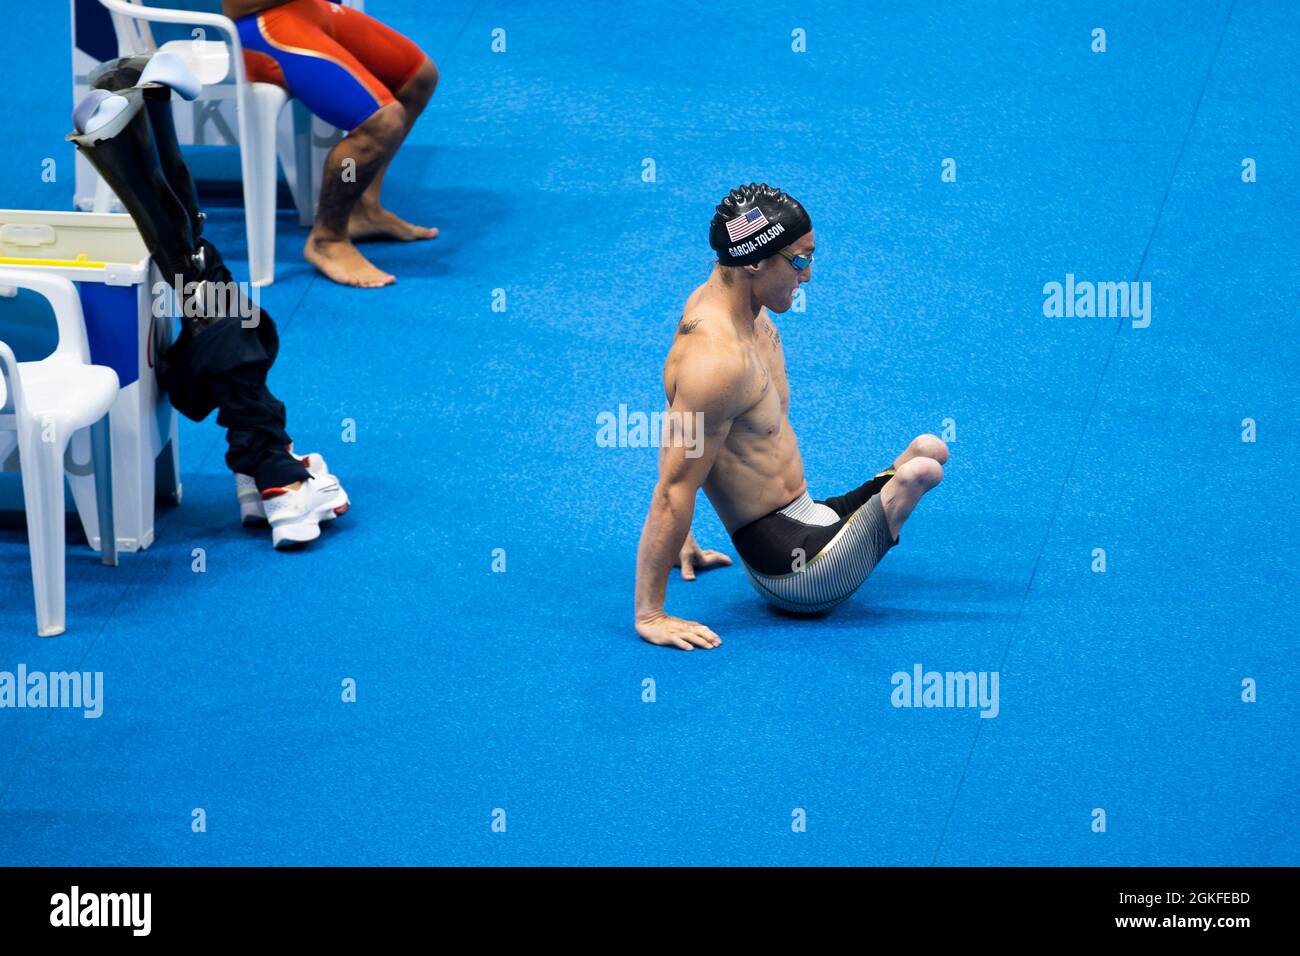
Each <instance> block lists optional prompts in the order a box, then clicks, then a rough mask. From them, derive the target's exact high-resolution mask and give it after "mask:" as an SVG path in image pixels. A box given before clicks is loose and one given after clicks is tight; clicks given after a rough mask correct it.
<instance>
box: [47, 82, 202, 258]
mask: <svg viewBox="0 0 1300 956" xmlns="http://www.w3.org/2000/svg"><path fill="white" fill-rule="evenodd" d="M118 95H119V96H123V97H125V98H126V99H127V101H128V103H129V106H128V107H127V109H126V110H125V111H123V113H122V114H121V115H120V116H118V117H117V118H116V119H114V120H113V121H112V122H110V123H109V124H108V125H107V126H105V127H103V128H102V129H99V130H96V131H95V132H94V133H80V134H77V133H71V134H69V135H68V139H69V140H70V141H71V142H72V143H74V144H76V146H77V149H79V150H80V151H81V154H82V155H83V156H85V157H86V159H88V160H89V161H90V164H91V165H92V166H94V167H95V169H96V171H97V172H98V173H99V174H100V175H101V176H103V177H104V180H105V181H106V182H107V183H108V184H109V185H110V186H111V187H113V192H115V193H116V194H117V198H118V199H120V200H121V201H122V205H123V206H125V207H126V211H127V212H129V213H130V214H131V218H132V219H134V220H135V225H136V228H137V229H139V230H140V236H141V238H142V239H144V244H145V245H146V246H148V247H149V254H150V255H152V256H153V260H154V262H156V263H157V264H158V268H159V269H161V270H162V273H163V275H164V276H165V277H166V278H167V280H168V281H169V282H171V281H175V277H176V276H182V277H183V279H184V281H186V282H193V281H198V280H199V279H200V278H201V277H202V271H203V263H202V259H201V258H198V257H197V253H198V250H197V247H196V246H195V243H194V234H193V231H192V229H191V227H190V216H189V211H188V210H187V209H186V208H185V205H184V203H182V202H181V201H180V200H179V199H177V198H176V193H174V192H173V191H172V188H171V185H170V184H169V182H168V180H167V177H166V175H164V173H163V171H162V167H161V165H159V162H158V153H157V151H156V150H155V148H154V138H153V128H152V126H151V125H150V121H149V111H148V110H147V109H146V108H145V98H144V94H143V92H142V91H140V90H133V89H132V90H123V91H122V92H121V93H119V94H118Z"/></svg>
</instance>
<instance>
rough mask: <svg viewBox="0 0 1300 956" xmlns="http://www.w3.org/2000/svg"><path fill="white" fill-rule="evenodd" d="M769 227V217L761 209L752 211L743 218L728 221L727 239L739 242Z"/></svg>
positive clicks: (738, 217)
mask: <svg viewBox="0 0 1300 956" xmlns="http://www.w3.org/2000/svg"><path fill="white" fill-rule="evenodd" d="M766 225H767V217H766V216H764V215H763V210H761V209H751V210H750V211H749V212H747V213H745V214H744V215H743V216H737V217H736V218H735V219H728V220H727V238H728V239H730V240H731V241H732V242H738V241H740V240H741V239H744V238H745V237H746V236H748V235H751V234H753V233H755V232H758V230H760V229H762V228H763V227H764V226H766Z"/></svg>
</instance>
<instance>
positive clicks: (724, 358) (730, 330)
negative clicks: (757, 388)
mask: <svg viewBox="0 0 1300 956" xmlns="http://www.w3.org/2000/svg"><path fill="white" fill-rule="evenodd" d="M751 373H752V369H751V368H750V367H749V363H748V361H747V357H746V353H745V350H744V348H743V347H742V346H741V344H740V342H739V341H737V339H736V336H735V331H734V326H733V325H732V323H731V320H730V318H729V316H728V315H727V313H726V311H725V310H723V309H720V308H718V307H716V306H714V305H713V304H711V303H709V302H708V301H707V300H706V301H703V302H701V301H699V300H698V297H697V296H692V297H691V299H689V300H687V305H686V310H685V311H684V312H683V314H682V318H681V321H680V322H678V324H677V332H676V335H675V336H674V338H673V346H672V349H671V350H669V353H668V362H667V364H666V365H665V368H664V380H665V381H664V384H665V385H666V386H667V388H668V394H669V395H670V396H673V395H676V394H678V393H679V392H680V393H681V394H682V395H683V397H689V399H690V404H691V405H692V407H706V406H707V407H708V408H710V409H711V410H713V411H715V412H718V413H721V414H724V415H727V417H730V415H729V413H732V412H737V411H743V408H744V407H746V405H747V404H748V401H747V398H746V396H747V395H748V392H749V388H748V387H747V383H748V381H749V379H750V378H751Z"/></svg>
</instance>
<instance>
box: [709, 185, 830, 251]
mask: <svg viewBox="0 0 1300 956" xmlns="http://www.w3.org/2000/svg"><path fill="white" fill-rule="evenodd" d="M811 229H812V220H811V219H809V218H808V213H807V212H805V211H804V208H803V206H801V205H799V201H798V200H797V199H794V198H793V197H791V196H787V195H786V194H785V193H783V192H781V190H779V189H774V188H773V187H771V186H769V185H768V184H767V183H758V184H757V185H755V184H754V183H750V184H749V185H748V186H741V187H739V188H738V189H733V190H732V191H731V192H729V193H728V194H727V198H726V199H724V200H722V202H720V203H718V211H717V212H716V213H715V214H714V216H713V222H711V223H710V224H709V245H710V246H712V247H713V251H714V252H716V253H717V254H718V262H720V263H721V264H722V265H724V266H747V265H749V264H750V263H752V262H761V261H762V260H764V259H766V258H767V257H768V256H774V255H776V254H777V253H778V252H779V251H780V250H782V249H784V248H785V247H786V246H788V245H790V243H792V242H794V241H795V240H796V239H798V238H799V237H800V236H802V235H804V234H805V233H807V232H809V231H810V230H811Z"/></svg>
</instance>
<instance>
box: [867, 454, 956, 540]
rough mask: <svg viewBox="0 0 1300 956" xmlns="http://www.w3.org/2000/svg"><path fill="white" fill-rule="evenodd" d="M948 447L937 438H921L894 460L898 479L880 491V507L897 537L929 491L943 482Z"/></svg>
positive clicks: (891, 532) (894, 478)
mask: <svg viewBox="0 0 1300 956" xmlns="http://www.w3.org/2000/svg"><path fill="white" fill-rule="evenodd" d="M947 460H948V446H947V445H945V444H944V443H943V442H942V441H941V440H940V439H938V438H936V437H935V436H934V435H919V436H917V437H916V438H914V439H913V440H912V443H911V444H910V445H908V446H907V450H906V451H905V452H903V453H902V454H901V455H899V456H898V458H896V459H895V460H894V468H895V469H897V470H896V471H895V473H894V477H893V478H890V479H889V481H888V482H886V484H885V487H883V488H881V489H880V504H881V506H882V507H883V508H884V509H885V517H886V519H888V521H889V533H890V534H892V535H893V536H894V537H895V538H897V537H898V532H899V531H900V530H902V527H903V524H904V522H906V521H907V519H908V517H909V516H910V515H911V514H912V509H913V508H915V507H916V503H917V502H918V501H920V500H921V498H922V497H923V496H924V495H925V493H926V492H927V491H929V490H930V489H932V488H934V487H935V486H936V485H938V484H939V482H941V481H943V463H944V462H946V461H947Z"/></svg>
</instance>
